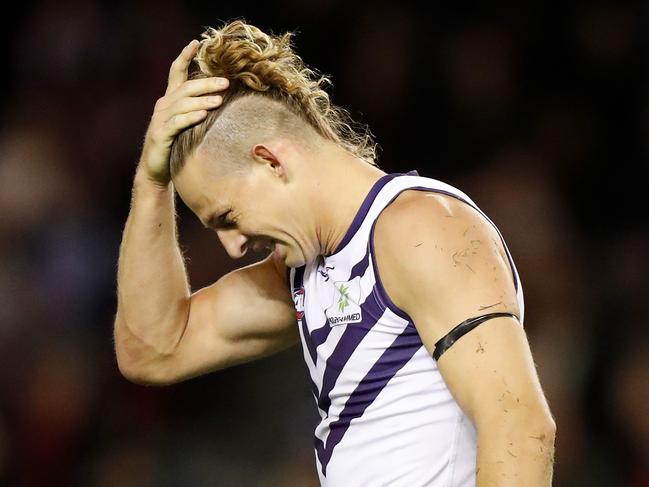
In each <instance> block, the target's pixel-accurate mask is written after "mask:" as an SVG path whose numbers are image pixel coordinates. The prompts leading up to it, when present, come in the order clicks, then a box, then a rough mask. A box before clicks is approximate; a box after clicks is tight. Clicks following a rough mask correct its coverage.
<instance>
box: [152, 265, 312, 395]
mask: <svg viewBox="0 0 649 487" xmlns="http://www.w3.org/2000/svg"><path fill="white" fill-rule="evenodd" d="M298 339H299V336H298V332H297V328H296V325H295V307H294V305H293V300H292V298H291V294H290V292H289V288H288V282H287V280H286V267H285V266H284V265H283V264H282V263H280V262H279V261H276V260H274V258H273V256H272V255H270V256H268V257H267V258H266V259H264V260H263V261H261V262H258V263H255V264H252V265H249V266H247V267H243V268H241V269H237V270H235V271H233V272H230V273H229V274H226V275H225V276H223V277H222V278H220V279H219V280H218V281H216V282H215V283H214V284H212V285H210V286H207V287H204V288H202V289H200V290H198V291H196V292H195V293H193V294H192V295H191V299H190V304H189V312H188V316H187V323H186V326H185V329H184V332H183V334H182V336H181V338H180V340H179V342H178V345H177V346H176V349H175V350H174V352H173V353H171V354H169V355H168V356H166V357H163V358H160V359H159V360H158V361H157V363H155V364H153V365H154V366H155V368H156V370H155V372H153V375H154V378H153V382H162V383H169V382H177V381H180V380H183V379H186V378H189V377H193V376H197V375H200V374H204V373H207V372H210V371H214V370H218V369H223V368H226V367H229V366H232V365H235V364H239V363H243V362H248V361H251V360H255V359H258V358H261V357H265V356H267V355H271V354H273V353H275V352H279V351H281V350H284V349H286V348H288V347H290V346H291V345H294V344H295V343H297V341H298ZM155 376H158V378H159V379H158V380H156V379H155Z"/></svg>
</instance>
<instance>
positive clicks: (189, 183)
mask: <svg viewBox="0 0 649 487" xmlns="http://www.w3.org/2000/svg"><path fill="white" fill-rule="evenodd" d="M173 182H174V187H175V188H176V191H177V192H178V195H179V196H180V198H181V199H182V200H183V202H184V203H185V204H186V205H187V206H188V207H189V208H190V209H191V210H192V211H193V212H194V213H196V215H198V217H199V218H201V217H207V216H208V215H207V213H210V212H213V211H216V210H218V209H220V208H223V207H225V206H227V205H228V204H229V203H228V201H229V199H230V193H231V191H230V190H229V186H230V185H231V175H227V174H219V175H215V174H214V173H213V169H212V168H208V167H207V166H206V163H205V161H204V160H203V158H201V156H200V154H196V153H195V154H192V155H191V156H190V157H188V158H187V161H186V162H185V165H184V167H183V168H182V169H181V171H180V172H179V173H178V174H176V175H175V176H174V181H173Z"/></svg>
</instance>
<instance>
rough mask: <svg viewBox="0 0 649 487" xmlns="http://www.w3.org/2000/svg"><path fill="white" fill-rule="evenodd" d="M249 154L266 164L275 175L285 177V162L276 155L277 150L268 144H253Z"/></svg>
mask: <svg viewBox="0 0 649 487" xmlns="http://www.w3.org/2000/svg"><path fill="white" fill-rule="evenodd" d="M251 156H252V158H253V159H254V160H255V161H257V162H259V163H261V164H264V165H266V166H267V167H268V169H270V170H271V171H272V172H273V174H275V175H276V176H279V177H281V178H284V177H286V164H285V163H284V162H282V160H281V159H280V158H279V157H278V151H277V150H273V148H272V147H270V146H269V145H266V144H255V145H254V146H253V147H252V149H251Z"/></svg>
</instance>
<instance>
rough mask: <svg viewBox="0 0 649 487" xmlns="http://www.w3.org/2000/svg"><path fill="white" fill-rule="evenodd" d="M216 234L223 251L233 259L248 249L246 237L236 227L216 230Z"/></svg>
mask: <svg viewBox="0 0 649 487" xmlns="http://www.w3.org/2000/svg"><path fill="white" fill-rule="evenodd" d="M216 234H217V235H218V236H219V240H220V241H221V244H223V247H224V248H225V251H226V252H227V253H228V255H229V256H230V257H232V258H233V259H239V258H241V257H243V256H244V255H246V252H247V251H248V237H246V236H245V235H243V234H242V233H241V232H239V230H237V229H236V228H228V229H222V230H217V231H216Z"/></svg>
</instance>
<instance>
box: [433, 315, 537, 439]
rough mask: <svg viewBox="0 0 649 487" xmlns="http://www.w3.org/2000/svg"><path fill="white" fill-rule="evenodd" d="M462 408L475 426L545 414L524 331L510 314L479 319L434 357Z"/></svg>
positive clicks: (493, 426)
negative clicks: (437, 358)
mask: <svg viewBox="0 0 649 487" xmlns="http://www.w3.org/2000/svg"><path fill="white" fill-rule="evenodd" d="M438 367H439V370H440V373H441V374H442V377H443V378H444V381H445V383H446V385H447V386H448V388H449V390H450V391H451V393H452V394H453V397H454V398H455V400H456V401H457V403H458V404H459V406H460V407H461V408H462V410H463V411H464V412H465V413H466V414H467V415H468V416H469V417H470V418H471V419H472V421H473V422H474V424H476V425H477V426H478V427H479V428H502V427H503V425H504V421H505V420H507V419H508V418H518V419H519V420H520V419H522V418H529V419H530V421H532V420H534V419H536V418H539V417H542V416H544V415H548V416H549V409H548V408H547V403H546V402H545V398H544V395H543V391H542V389H541V385H540V383H539V380H538V376H537V373H536V368H535V365H534V360H533V358H532V352H531V350H530V347H529V343H528V341H527V337H526V336H525V331H524V330H523V327H522V326H521V325H520V323H519V322H518V320H517V319H516V318H513V317H498V318H494V319H491V320H488V321H485V322H484V323H482V324H481V325H480V326H478V327H477V328H475V329H474V330H472V331H471V332H470V333H468V334H466V335H465V336H463V337H462V339H461V340H458V341H457V342H456V343H455V344H454V345H453V346H452V347H451V348H449V349H448V350H447V351H446V352H445V353H444V355H442V357H440V359H439V361H438Z"/></svg>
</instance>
